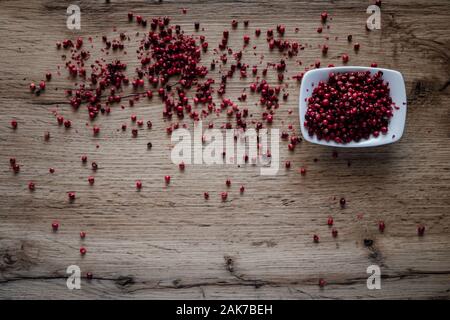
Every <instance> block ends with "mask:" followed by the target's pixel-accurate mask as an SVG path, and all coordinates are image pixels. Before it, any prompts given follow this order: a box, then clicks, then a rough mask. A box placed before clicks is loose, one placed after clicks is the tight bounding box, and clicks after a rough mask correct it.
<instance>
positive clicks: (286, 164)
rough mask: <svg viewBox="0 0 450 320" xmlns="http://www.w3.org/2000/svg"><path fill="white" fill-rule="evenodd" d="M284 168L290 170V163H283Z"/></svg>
mask: <svg viewBox="0 0 450 320" xmlns="http://www.w3.org/2000/svg"><path fill="white" fill-rule="evenodd" d="M284 166H285V167H286V169H290V168H291V162H290V161H286V162H285V163H284Z"/></svg>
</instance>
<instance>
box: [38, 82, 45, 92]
mask: <svg viewBox="0 0 450 320" xmlns="http://www.w3.org/2000/svg"><path fill="white" fill-rule="evenodd" d="M39 88H41V90H45V81H41V82H40V83H39Z"/></svg>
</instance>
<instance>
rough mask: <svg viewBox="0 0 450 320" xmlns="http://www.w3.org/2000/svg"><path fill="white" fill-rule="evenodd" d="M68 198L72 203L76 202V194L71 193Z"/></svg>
mask: <svg viewBox="0 0 450 320" xmlns="http://www.w3.org/2000/svg"><path fill="white" fill-rule="evenodd" d="M67 196H68V197H69V200H71V201H73V200H75V192H69V193H68V194H67Z"/></svg>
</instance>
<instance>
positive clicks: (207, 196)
mask: <svg viewBox="0 0 450 320" xmlns="http://www.w3.org/2000/svg"><path fill="white" fill-rule="evenodd" d="M203 197H204V198H205V199H206V200H208V199H209V193H208V192H203Z"/></svg>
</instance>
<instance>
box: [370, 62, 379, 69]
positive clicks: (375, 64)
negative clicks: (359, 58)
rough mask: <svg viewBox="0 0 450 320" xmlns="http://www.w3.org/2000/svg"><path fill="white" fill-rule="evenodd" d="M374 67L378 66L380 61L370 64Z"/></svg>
mask: <svg viewBox="0 0 450 320" xmlns="http://www.w3.org/2000/svg"><path fill="white" fill-rule="evenodd" d="M370 66H371V67H372V68H376V67H378V63H376V62H372V64H371V65H370Z"/></svg>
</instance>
